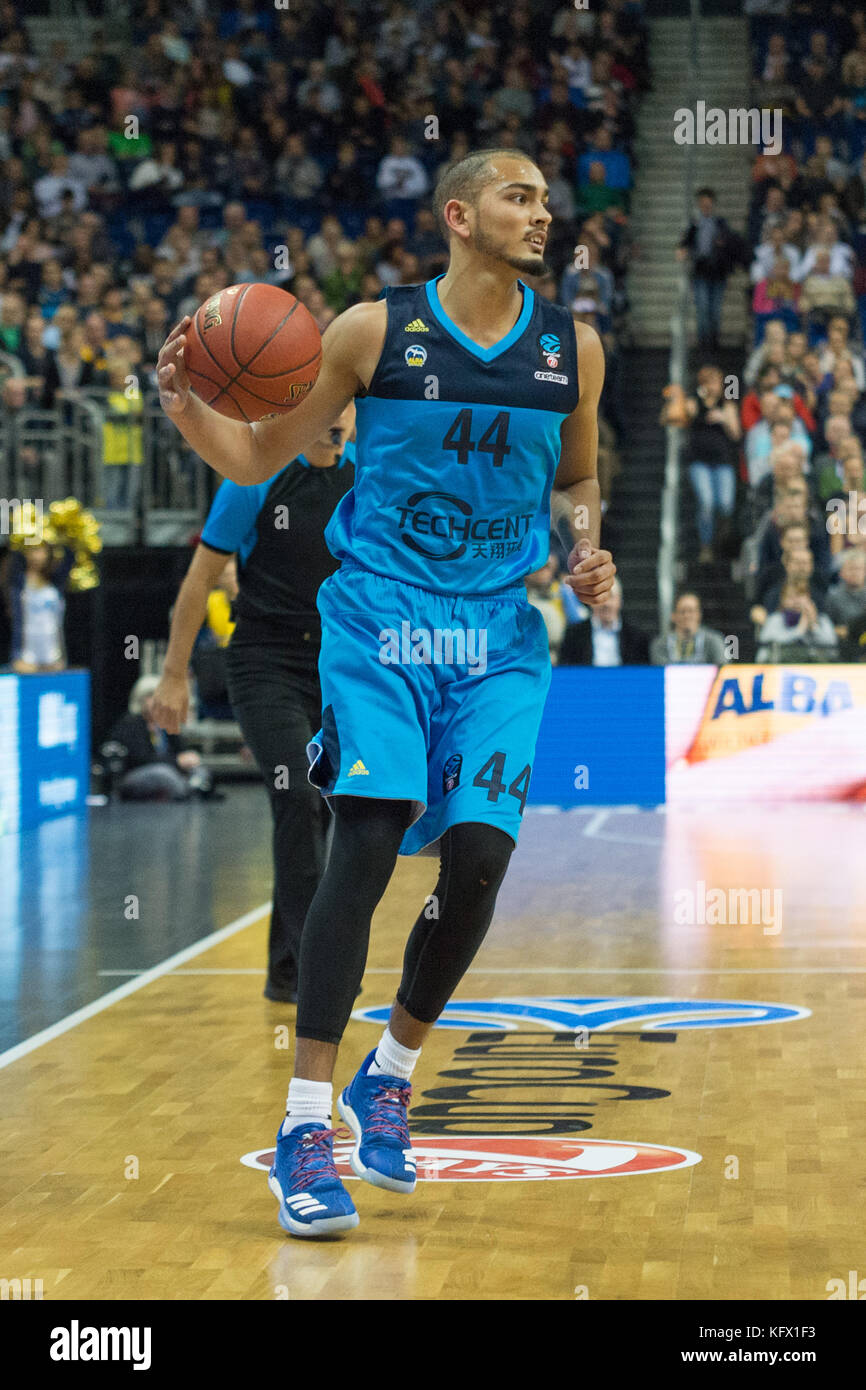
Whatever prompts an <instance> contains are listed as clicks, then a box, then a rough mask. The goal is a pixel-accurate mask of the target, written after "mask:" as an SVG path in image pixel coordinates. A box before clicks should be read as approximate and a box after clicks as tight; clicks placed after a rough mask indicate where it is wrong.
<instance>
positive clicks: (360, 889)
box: [295, 796, 411, 1043]
mask: <svg viewBox="0 0 866 1390" xmlns="http://www.w3.org/2000/svg"><path fill="white" fill-rule="evenodd" d="M410 814H411V808H410V805H409V802H408V801H375V800H373V799H367V798H366V797H358V796H337V797H335V798H334V839H333V843H332V845H331V854H330V858H329V859H328V864H327V868H326V869H325V872H324V875H323V876H322V881H321V883H320V884H319V887H318V889H317V891H316V896H315V897H314V898H313V901H312V903H311V904H310V910H309V912H308V914H307V920H306V922H305V923H304V930H303V934H302V937H301V957H300V976H299V983H298V1022H297V1027H296V1029H295V1032H296V1034H297V1036H298V1037H299V1038H314V1039H316V1040H317V1041H319V1042H328V1043H339V1042H340V1039H341V1038H342V1036H343V1031H344V1029H345V1027H346V1024H347V1023H348V1021H349V1015H350V1014H351V1012H352V1005H353V1004H354V1002H355V995H356V993H357V990H358V985H359V984H360V982H361V976H362V975H363V973H364V966H365V964H366V962H367V946H368V943H369V940H370V922H371V921H372V918H373V913H374V912H375V910H376V906H377V904H378V902H379V900H380V898H381V897H382V894H383V893H384V892H385V889H386V888H387V886H388V881H389V879H390V878H391V875H392V873H393V872H394V865H395V864H396V862H397V854H398V852H399V849H400V841H401V840H402V838H403V834H404V831H405V830H406V827H407V826H408V824H409V818H410Z"/></svg>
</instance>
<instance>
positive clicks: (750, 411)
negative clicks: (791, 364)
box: [740, 349, 816, 434]
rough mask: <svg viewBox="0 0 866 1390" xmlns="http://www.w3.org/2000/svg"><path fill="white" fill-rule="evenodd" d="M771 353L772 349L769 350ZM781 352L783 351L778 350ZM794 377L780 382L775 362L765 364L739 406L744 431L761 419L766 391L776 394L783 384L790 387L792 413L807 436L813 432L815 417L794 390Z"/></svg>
mask: <svg viewBox="0 0 866 1390" xmlns="http://www.w3.org/2000/svg"><path fill="white" fill-rule="evenodd" d="M770 351H771V352H773V349H770ZM779 351H780V352H783V351H784V350H783V349H779ZM794 383H796V376H795V375H794V373H791V374H790V376H789V375H787V374H786V377H785V381H784V382H783V380H782V371H781V370H780V368H779V366H777V365H776V363H775V362H765V363H764V365H763V366H762V367H761V369H760V371H759V372H758V379H757V383H756V385H755V386H754V387H753V388H752V389H751V390H750V391H747V392H746V394H745V396H744V397H743V399H742V403H741V405H740V424H741V425H742V427H743V429H744V430H750V429H751V428H752V426H753V425H756V424H757V423H758V421H759V420H760V419H761V418H762V410H761V397H762V396H763V395H764V393H765V392H767V391H774V392H777V391H778V389H779V387H780V386H782V385H783V384H785V385H789V386H792V389H793V394H792V395H791V396H790V400H791V403H792V404H793V407H794V411H795V413H796V414H797V416H798V417H799V419H800V420H801V422H802V424H803V428H804V429H805V430H806V432H807V433H808V434H812V433H813V432H814V430H815V427H816V426H815V417H814V415H813V414H812V412H811V410H810V409H809V407H808V406H807V405H806V402H805V401H804V400H803V397H802V396H801V395H800V393H799V391H798V390H797V389H796V386H795V384H794Z"/></svg>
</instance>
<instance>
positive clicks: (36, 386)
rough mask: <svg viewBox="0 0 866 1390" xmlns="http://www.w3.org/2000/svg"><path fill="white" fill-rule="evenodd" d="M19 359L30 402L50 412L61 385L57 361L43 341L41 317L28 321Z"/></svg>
mask: <svg viewBox="0 0 866 1390" xmlns="http://www.w3.org/2000/svg"><path fill="white" fill-rule="evenodd" d="M18 358H19V360H20V362H21V365H22V367H23V368H24V374H25V375H24V380H25V381H26V383H27V392H28V400H29V401H30V402H31V403H32V404H33V405H36V406H38V407H39V408H40V409H41V410H50V409H51V407H52V406H53V404H54V396H55V393H56V391H57V388H58V386H59V385H60V376H59V374H58V371H57V359H56V357H55V355H54V353H53V352H51V351H50V349H49V348H47V347H46V346H45V344H44V342H43V340H42V318H41V316H39V315H37V317H35V318H32V319H28V320H27V323H26V325H25V328H24V338H23V341H22V343H21V346H20V347H19V349H18Z"/></svg>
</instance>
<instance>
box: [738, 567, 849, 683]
mask: <svg viewBox="0 0 866 1390" xmlns="http://www.w3.org/2000/svg"><path fill="white" fill-rule="evenodd" d="M794 554H800V555H802V556H808V555H809V552H808V551H802V552H796V551H795V552H794ZM803 564H804V566H807V565H808V561H806V560H804V561H803ZM758 642H759V643H760V645H759V647H758V652H757V660H758V661H759V662H760V661H763V662H776V661H785V662H790V661H833V660H835V659H836V654H837V649H838V639H837V637H836V632H835V630H834V627H833V623H832V621H831V620H830V618H829V617H828V616H827V614H826V613H821V612H820V611H819V610H818V607H817V605H816V604H815V602H814V600H813V599H812V598H811V596H810V595H809V593H808V592H806V591H805V589H804V588H802V587H800V586H799V584H797V583H793V582H790V583H786V584H785V586H784V588H783V589H782V593H781V596H780V599H779V606H778V608H776V609H775V611H774V612H772V613H770V615H769V617H768V618H767V620H766V622H765V623H764V624H763V625H762V627H761V630H760V633H759V634H758Z"/></svg>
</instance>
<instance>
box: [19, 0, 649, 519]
mask: <svg viewBox="0 0 866 1390" xmlns="http://www.w3.org/2000/svg"><path fill="white" fill-rule="evenodd" d="M96 8H97V9H98V10H100V13H101V14H102V16H103V18H104V19H105V28H104V29H103V30H98V31H97V32H96V33H95V34H94V35H93V38H92V41H91V42H90V44H89V48H88V51H87V53H86V54H85V55H84V56H82V57H76V58H75V59H74V60H73V59H71V58H70V57H69V55H68V53H67V51H66V48H65V46H64V44H63V43H62V42H57V43H55V44H54V45H53V47H52V49H51V52H50V53H49V54H48V55H47V56H46V57H44V58H41V57H40V56H39V55H38V54H37V53H35V52H34V49H33V45H32V42H31V37H30V34H29V32H28V24H27V11H26V6H24V5H20V4H16V3H15V2H14V0H4V3H3V4H2V5H0V72H2V75H3V82H2V88H3V91H2V95H0V431H2V427H3V424H4V421H5V422H6V423H7V424H8V423H9V422H10V421H12V420H15V419H18V420H20V419H21V418H22V412H26V411H27V410H28V409H33V408H34V407H40V408H42V409H49V410H51V409H53V408H60V409H63V406H64V402H68V401H69V400H71V399H74V398H75V397H76V395H77V394H80V393H82V392H84V393H90V394H91V395H92V396H93V397H94V398H95V399H101V402H102V405H103V408H104V409H105V410H106V411H107V412H108V414H107V415H106V420H107V424H106V430H105V432H104V437H103V439H102V452H103V457H104V461H105V464H106V465H110V466H114V467H106V469H105V477H106V480H107V481H106V484H105V495H104V496H102V497H89V498H87V499H86V500H87V501H88V502H89V503H91V504H96V505H99V504H100V503H102V504H109V505H110V504H112V503H113V502H117V503H120V504H126V503H129V501H130V499H131V498H132V497H133V496H134V493H133V491H132V489H131V488H130V486H129V479H128V477H126V476H123V479H122V485H121V475H129V474H130V473H132V472H134V470H135V466H136V465H138V464H140V463H141V462H142V450H141V429H140V423H139V422H140V413H141V410H142V396H141V394H140V393H138V392H137V390H136V389H135V386H137V385H139V384H140V386H141V388H142V391H143V392H144V396H145V400H146V399H147V393H148V392H151V391H152V390H153V388H154V385H155V379H154V367H155V362H156V356H157V353H158V350H159V347H160V345H161V343H162V341H163V339H164V337H165V334H166V331H167V329H168V328H169V327H170V326H171V324H172V323H173V322H175V321H176V319H177V318H178V317H179V316H180V315H182V314H184V313H186V312H189V311H191V310H192V309H194V308H195V307H197V306H198V305H199V304H200V303H202V302H203V301H204V300H205V299H206V298H207V297H208V296H209V295H211V294H212V293H214V292H215V291H216V290H218V289H221V288H224V287H225V286H226V285H229V284H232V283H237V282H240V281H265V282H269V283H275V284H279V285H282V286H284V287H285V288H287V289H289V290H290V291H292V292H293V293H294V294H295V295H296V296H297V297H298V299H300V300H301V301H302V302H303V303H304V304H305V305H306V306H307V308H308V309H309V310H310V312H311V313H312V314H313V316H314V318H315V320H316V322H317V324H318V326H319V328H320V329H324V328H325V327H326V326H327V324H328V323H329V322H330V320H331V319H332V318H333V317H334V316H335V315H336V314H338V313H340V312H341V311H342V310H343V309H345V308H346V307H347V306H348V305H350V304H353V303H356V302H358V301H363V300H372V299H375V298H377V296H378V295H379V294H380V292H381V290H382V288H383V286H385V285H399V284H412V283H417V282H419V281H421V280H423V279H426V278H429V277H430V276H432V275H435V274H438V273H439V272H440V271H441V270H442V269H443V268H444V265H445V247H444V244H443V242H442V239H441V237H440V235H439V232H438V229H437V226H436V221H435V218H434V216H433V213H432V212H431V209H430V195H431V193H432V190H433V188H434V186H435V182H436V179H437V178H438V176H439V174H440V173H441V172H442V170H443V169H444V168H445V167H447V165H448V164H449V163H450V162H451V161H454V160H456V159H459V158H460V157H461V156H462V155H464V154H465V153H467V152H468V151H469V150H472V149H477V148H481V147H484V146H491V147H492V146H494V145H500V146H501V145H504V146H508V147H517V148H521V149H525V150H526V151H527V152H528V153H529V154H531V155H533V157H535V158H536V159H537V160H538V162H539V164H540V167H541V168H542V170H543V171H544V173H545V175H546V177H547V179H548V181H549V186H550V206H551V210H552V211H553V213H554V215H555V218H556V221H555V223H554V231H555V235H554V238H553V241H552V244H551V245H550V248H549V261H550V265H551V273H550V274H548V275H547V276H546V277H544V278H543V279H542V280H540V281H539V282H538V283H535V282H533V285H534V288H536V289H537V290H538V291H539V292H540V293H542V294H544V295H547V296H549V297H550V298H558V299H560V300H561V301H562V302H564V303H567V304H569V305H570V306H571V308H572V311H573V312H574V314H575V315H576V316H577V317H579V318H582V319H584V320H585V321H587V322H590V323H593V324H594V325H595V326H597V328H598V329H599V331H600V332H601V334H602V336H603V338H604V341H605V346H606V350H607V354H608V381H609V386H608V388H607V394H606V398H605V403H604V414H605V416H606V421H605V423H604V424H603V434H602V457H601V463H602V477H603V480H604V483H605V491H607V488H608V486H609V480H610V478H611V477H612V475H613V473H614V471H615V468H616V454H615V443H616V437H615V427H616V424H617V412H616V385H617V328H618V325H619V321H620V319H621V316H622V313H623V309H624V304H625V292H624V278H625V272H626V267H627V264H628V259H629V252H630V227H629V216H628V205H629V191H630V187H631V183H632V166H633V159H632V154H631V141H632V136H633V132H634V124H635V123H634V113H635V110H636V106H637V103H638V101H639V97H640V93H641V91H642V90H643V89H644V88H645V86H646V84H647V69H646V35H645V31H644V27H643V23H642V19H641V13H640V11H641V6H640V5H639V4H636V3H633V2H632V0H605V3H598V4H594V5H593V6H592V7H591V8H590V9H587V10H578V9H576V8H575V7H574V6H572V5H567V6H566V5H563V6H562V7H561V8H551V9H550V10H549V11H540V10H539V9H538V7H537V6H531V5H529V4H527V3H523V2H522V0H518V3H514V4H512V3H495V4H490V5H487V6H482V7H479V6H475V5H465V6H464V5H463V4H460V3H457V2H456V0H454V2H453V3H444V4H442V3H438V0H437V3H433V2H432V0H413V3H412V4H408V3H403V0H381V3H379V2H372V3H371V0H363V3H361V0H341V3H339V4H336V5H334V6H325V5H322V4H319V3H316V0H297V3H293V4H292V6H291V8H290V9H282V8H275V7H271V8H270V9H268V7H267V6H261V5H259V4H257V3H256V0H232V3H231V4H230V5H225V6H223V7H222V8H221V9H218V10H217V12H215V7H213V6H210V5H207V6H205V5H204V4H203V3H201V0H193V3H192V4H190V5H188V6H186V7H184V8H183V10H182V11H179V10H178V7H177V6H176V5H172V4H171V3H168V0H146V3H145V4H144V5H143V6H141V7H140V8H136V9H135V10H134V11H133V12H132V13H131V16H130V19H129V28H128V30H127V32H126V34H125V35H122V34H121V31H117V32H115V29H114V23H115V21H114V19H113V17H112V12H111V9H110V7H105V8H104V10H103V9H102V8H101V7H100V6H99V5H97V6H96ZM578 243H580V244H581V245H583V246H585V247H586V258H585V263H583V262H577V260H576V258H575V256H574V248H575V246H576V245H577V244H578ZM131 381H134V386H133V389H130V383H131ZM9 438H10V439H11V441H12V444H11V447H12V448H13V450H14V449H15V447H16V445H15V439H16V436H15V433H14V431H13V432H12V433H11V434H10V435H9ZM37 449H38V445H34V444H29V445H28V446H27V448H26V450H25V457H24V463H25V464H26V465H27V468H28V470H29V471H28V474H27V480H28V482H30V483H31V490H33V489H36V490H37V491H38V487H37V481H38V458H37V457H36V450H37ZM112 479H114V480H116V481H115V482H114V483H113V484H112V481H111V480H112Z"/></svg>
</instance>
